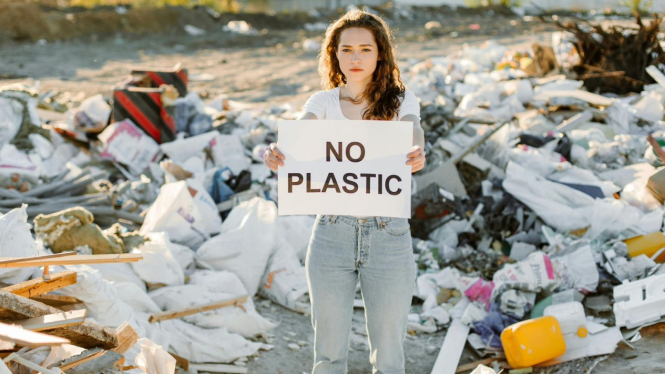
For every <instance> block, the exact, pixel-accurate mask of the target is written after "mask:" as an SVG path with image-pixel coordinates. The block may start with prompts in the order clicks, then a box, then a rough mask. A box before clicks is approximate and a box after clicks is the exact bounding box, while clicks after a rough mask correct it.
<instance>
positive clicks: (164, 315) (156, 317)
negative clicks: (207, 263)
mask: <svg viewBox="0 0 665 374" xmlns="http://www.w3.org/2000/svg"><path fill="white" fill-rule="evenodd" d="M245 301H247V295H243V296H240V297H233V298H229V299H226V300H220V301H215V302H212V303H209V304H203V305H195V306H193V307H190V308H185V309H180V310H172V311H166V312H161V313H155V314H152V315H151V316H150V323H155V322H159V321H165V320H168V319H174V318H180V317H185V316H189V315H192V314H196V313H200V312H205V311H208V310H214V309H219V308H223V307H227V306H232V305H240V304H242V303H244V302H245Z"/></svg>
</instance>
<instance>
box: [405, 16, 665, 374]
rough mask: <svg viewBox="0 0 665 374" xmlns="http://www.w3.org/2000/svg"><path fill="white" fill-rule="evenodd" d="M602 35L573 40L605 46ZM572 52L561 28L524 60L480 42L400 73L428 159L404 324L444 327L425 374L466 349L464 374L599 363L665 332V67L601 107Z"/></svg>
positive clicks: (415, 216) (416, 201)
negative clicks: (416, 109) (661, 328)
mask: <svg viewBox="0 0 665 374" xmlns="http://www.w3.org/2000/svg"><path fill="white" fill-rule="evenodd" d="M598 28H599V27H598ZM598 28H597V27H589V28H586V29H585V28H584V26H583V25H581V26H580V27H578V28H577V29H576V30H577V32H578V33H582V32H583V31H582V30H587V32H588V33H589V35H585V38H586V39H585V42H588V41H589V40H594V39H596V40H599V41H600V40H602V39H603V37H605V36H607V35H608V34H604V35H602V36H601V35H599V33H597V32H596V31H597V30H598ZM615 31H616V30H615ZM616 32H620V33H623V34H622V35H624V37H625V38H624V39H625V40H626V43H628V40H633V38H632V37H631V34H629V31H626V30H619V31H616ZM642 32H643V31H642V30H640V31H639V33H640V37H642V36H643V35H642ZM607 33H611V31H608V32H607ZM653 34H654V35H653V36H654V38H655V37H658V42H657V43H656V44H657V45H658V53H657V54H654V55H653V56H651V58H652V59H653V61H662V59H663V56H664V54H663V52H662V48H661V46H662V45H665V42H664V41H663V35H662V34H658V33H657V32H655V33H653ZM608 37H609V36H608ZM612 40H614V39H612ZM652 44H653V43H652ZM579 45H580V42H579V40H578V39H577V37H576V36H575V34H572V33H569V32H557V33H554V34H553V37H552V45H538V44H534V45H533V48H532V50H530V51H516V50H510V49H508V48H506V47H504V46H501V45H497V44H494V43H492V42H487V43H485V44H483V45H482V46H481V47H470V46H466V47H465V48H464V49H463V50H462V51H461V52H460V53H459V54H456V55H453V56H442V57H436V58H430V59H427V60H425V61H413V62H411V64H410V68H409V69H408V70H406V72H405V74H404V78H405V83H406V84H407V86H409V87H410V88H411V89H413V90H414V91H415V92H416V95H417V96H419V97H420V98H421V99H422V102H423V103H422V109H421V117H422V118H421V124H422V126H423V128H424V129H425V136H426V141H427V150H428V152H427V154H428V155H427V167H426V169H424V170H423V171H422V172H420V173H419V174H417V175H415V179H416V182H417V184H418V191H417V192H415V194H414V196H413V200H412V209H413V211H412V224H411V227H412V234H413V237H414V252H415V253H416V258H417V266H418V269H419V276H418V279H417V292H416V293H417V294H416V297H417V298H419V299H421V300H422V302H423V304H422V306H421V309H419V310H417V313H413V314H411V315H410V317H409V328H410V329H411V330H412V332H424V333H433V332H435V331H437V330H439V329H441V328H442V326H445V327H447V328H448V335H447V337H446V341H445V342H444V345H443V348H442V349H441V352H446V353H445V354H444V353H441V354H440V356H439V360H437V364H436V365H435V369H434V371H433V372H437V370H443V369H444V368H448V369H450V370H451V371H450V372H452V370H454V369H455V368H456V367H457V364H458V363H459V359H460V355H461V353H462V348H463V347H464V346H465V343H468V345H469V347H471V349H472V351H473V352H474V355H472V356H473V357H470V358H465V361H468V360H469V359H471V360H472V361H474V362H472V363H471V364H469V366H467V367H466V369H467V370H473V369H474V368H476V366H478V364H480V363H482V364H485V365H488V364H489V363H493V365H494V369H490V368H487V367H485V368H483V367H479V368H477V371H475V372H476V373H480V372H482V373H489V372H490V371H491V372H492V373H494V372H495V371H494V370H496V372H499V371H500V370H501V368H512V369H524V370H533V367H535V366H551V365H554V364H559V363H562V362H566V361H571V360H574V359H579V358H584V357H592V356H602V355H605V357H607V356H606V355H608V354H611V353H613V352H614V351H615V349H616V347H617V343H618V342H620V341H622V340H629V341H637V340H638V339H640V335H639V334H638V331H639V329H640V328H641V327H644V326H648V325H651V324H655V323H658V322H662V321H663V319H662V317H663V309H662V305H663V304H662V303H663V301H662V299H663V298H662V290H658V286H657V285H658V284H662V282H663V281H665V268H664V267H663V266H662V262H663V261H665V255H664V254H663V249H664V248H665V237H664V234H663V231H662V229H663V201H664V200H665V195H663V188H664V187H665V180H664V179H663V178H664V176H665V170H663V167H662V166H663V160H664V159H663V158H661V157H660V156H659V155H665V153H663V152H662V148H661V146H662V145H663V144H665V141H664V140H665V139H664V138H663V136H665V132H663V130H665V121H663V115H664V110H663V105H665V75H664V74H663V71H665V69H664V68H665V66H663V65H662V64H661V65H658V64H656V65H647V66H644V67H643V68H645V72H644V74H645V75H647V76H649V78H650V79H651V84H649V83H648V82H646V83H644V84H643V87H644V90H643V91H641V92H631V93H629V94H627V95H617V94H614V93H611V92H610V93H604V94H602V95H600V94H596V93H593V92H589V91H588V90H587V89H586V87H584V85H583V84H584V81H583V80H580V79H586V78H589V77H588V75H586V76H584V77H582V78H580V76H578V75H577V74H575V73H574V72H573V68H574V67H575V66H577V65H578V64H579V62H580V60H581V58H580V56H579V55H578V54H577V51H578V49H577V48H579ZM614 47H615V48H621V46H620V45H615V46H614ZM653 51H654V49H650V50H649V53H652V52H653ZM585 57H588V56H582V59H583V58H585ZM606 57H607V56H606ZM610 57H613V58H625V59H628V58H629V57H628V56H625V55H617V54H612V55H611V56H609V57H607V58H608V59H609V58H610ZM603 61H604V63H605V64H606V65H610V64H611V63H612V62H611V61H606V60H603ZM616 66H619V64H618V63H616ZM592 68H593V67H592ZM622 76H623V74H613V75H612V77H613V78H615V79H620V78H621V77H622ZM625 79H627V80H629V81H630V80H631V79H632V78H629V77H626V78H625ZM653 82H658V83H653ZM432 182H435V184H430V183H432ZM656 295H658V296H656ZM451 352H453V353H451ZM444 356H445V360H444V359H443V358H442V357H444ZM451 356H453V357H451ZM451 359H453V362H452V363H451V362H450V360H451ZM481 359H482V360H481ZM451 368H452V369H451ZM591 368H593V366H591ZM587 369H588V368H587ZM487 370H489V371H487ZM441 372H446V371H441ZM521 372H531V371H521Z"/></svg>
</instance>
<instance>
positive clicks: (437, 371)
mask: <svg viewBox="0 0 665 374" xmlns="http://www.w3.org/2000/svg"><path fill="white" fill-rule="evenodd" d="M468 335H469V326H467V325H465V324H463V323H462V322H461V321H460V320H458V319H454V320H453V322H452V323H451V324H450V327H449V328H448V332H447V333H446V338H445V339H444V341H443V345H442V346H441V350H440V351H439V355H438V356H437V358H436V361H435V362H434V367H433V368H432V374H453V373H455V370H456V369H457V364H458V363H459V360H460V357H461V356H462V351H463V350H464V344H466V338H467V336H468Z"/></svg>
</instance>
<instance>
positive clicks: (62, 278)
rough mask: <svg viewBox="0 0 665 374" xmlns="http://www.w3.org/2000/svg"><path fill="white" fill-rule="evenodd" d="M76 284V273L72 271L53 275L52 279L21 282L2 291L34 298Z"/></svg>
mask: <svg viewBox="0 0 665 374" xmlns="http://www.w3.org/2000/svg"><path fill="white" fill-rule="evenodd" d="M72 284H76V272H75V271H71V270H65V271H61V272H59V273H54V274H51V277H50V279H44V278H37V279H31V280H29V281H25V282H21V283H18V284H15V285H13V286H9V287H5V288H3V289H2V290H3V291H6V292H11V293H13V294H15V295H19V296H23V297H34V296H39V295H42V294H45V293H47V292H51V291H54V290H58V289H60V288H63V287H67V286H71V285H72Z"/></svg>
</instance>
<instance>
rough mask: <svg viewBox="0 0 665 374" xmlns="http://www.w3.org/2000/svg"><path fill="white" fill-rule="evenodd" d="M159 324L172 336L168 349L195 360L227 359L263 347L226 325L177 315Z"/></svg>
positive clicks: (213, 360) (251, 353) (233, 359)
mask: <svg viewBox="0 0 665 374" xmlns="http://www.w3.org/2000/svg"><path fill="white" fill-rule="evenodd" d="M160 326H161V328H162V330H164V331H165V332H167V333H168V334H169V335H170V336H171V345H170V347H169V351H171V352H173V353H175V354H177V355H178V356H180V357H183V358H185V359H187V360H189V361H192V362H222V363H228V362H232V361H235V360H236V359H238V358H239V357H246V356H251V355H253V354H254V353H256V352H257V351H258V350H259V349H260V348H262V347H264V345H263V344H261V343H254V342H251V341H249V340H245V338H243V337H242V336H240V335H238V334H231V333H229V332H228V331H227V330H226V329H225V328H218V329H204V328H201V327H198V326H194V325H192V324H190V323H187V322H184V321H181V320H177V319H173V320H168V321H162V322H160Z"/></svg>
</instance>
